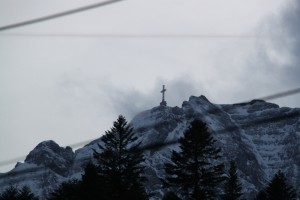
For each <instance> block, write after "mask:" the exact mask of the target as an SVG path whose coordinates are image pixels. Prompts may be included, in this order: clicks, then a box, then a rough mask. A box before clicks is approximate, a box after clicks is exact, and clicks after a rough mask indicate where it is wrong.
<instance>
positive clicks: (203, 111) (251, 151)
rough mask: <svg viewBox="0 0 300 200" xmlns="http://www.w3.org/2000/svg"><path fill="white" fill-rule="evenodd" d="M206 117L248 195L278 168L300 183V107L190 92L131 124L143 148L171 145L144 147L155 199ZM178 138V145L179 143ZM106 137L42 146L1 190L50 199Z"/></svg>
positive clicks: (0, 183) (3, 180) (4, 179)
mask: <svg viewBox="0 0 300 200" xmlns="http://www.w3.org/2000/svg"><path fill="white" fill-rule="evenodd" d="M196 118H197V119H201V120H203V121H204V122H206V123H207V126H208V128H209V130H210V131H211V132H212V134H213V137H214V138H215V139H216V140H217V142H218V145H219V147H220V148H221V149H222V154H223V157H222V161H223V162H224V163H225V164H226V165H228V163H229V162H230V161H231V160H235V161H236V163H237V167H238V170H239V176H240V179H241V182H242V184H243V186H244V193H245V194H246V195H247V196H246V198H247V199H251V198H252V197H253V196H254V195H255V194H256V193H257V191H258V190H260V189H261V188H262V187H263V186H264V184H266V183H267V181H268V180H270V178H271V177H272V176H273V175H274V174H275V173H276V172H277V171H278V170H282V171H283V172H285V173H286V175H287V177H290V178H291V181H292V184H293V185H294V187H295V188H299V186H300V153H299V152H300V120H299V119H300V109H298V108H280V107H279V106H278V105H276V104H272V103H268V102H265V101H261V100H253V101H251V102H249V103H242V104H233V105H229V104H228V105H217V104H213V103H211V102H209V100H207V98H206V97H204V96H200V97H194V96H191V97H190V99H189V101H185V102H183V104H182V107H181V108H180V107H168V106H158V107H154V108H152V109H150V110H146V111H143V112H141V113H139V114H138V115H136V117H135V118H134V119H133V120H132V121H131V122H130V125H131V126H132V127H133V128H134V131H135V134H136V135H137V136H138V140H139V142H141V145H142V146H148V145H151V144H153V143H160V144H163V143H169V144H170V143H171V145H161V146H156V148H152V149H147V150H145V151H144V155H145V158H146V160H145V162H144V163H143V165H144V166H145V167H146V168H145V169H146V176H147V178H148V182H147V183H146V186H147V187H148V189H149V191H152V192H154V194H155V195H154V196H153V197H152V199H161V194H162V191H161V189H162V187H161V182H160V181H159V178H161V177H162V176H163V174H164V169H163V167H164V163H166V162H170V156H171V152H172V151H173V150H175V151H178V144H177V143H176V141H177V140H178V139H179V138H180V137H181V136H182V135H183V132H184V131H185V130H186V129H187V127H188V126H189V124H190V122H191V121H192V120H194V119H196ZM174 141H175V143H174ZM100 142H101V138H100V139H97V140H95V141H93V142H91V143H89V144H88V145H86V146H84V147H82V148H80V149H78V150H76V151H75V153H74V152H73V151H72V149H71V148H69V147H67V148H62V147H60V146H59V145H58V144H56V143H55V142H53V141H45V142H42V143H40V144H39V145H37V147H36V148H35V149H33V150H32V151H31V152H30V153H29V155H28V156H27V157H26V160H25V162H24V163H19V164H17V165H16V167H15V168H14V169H13V170H12V171H11V172H8V173H6V174H2V175H0V192H1V190H4V189H5V188H6V186H10V185H18V186H23V185H28V186H29V187H30V188H31V189H32V190H33V191H34V192H35V193H36V194H37V195H39V196H40V197H41V198H42V199H45V197H46V196H47V194H48V193H49V192H50V191H51V190H52V189H54V188H55V187H57V186H58V185H59V184H60V183H61V182H62V181H66V180H69V179H72V178H80V177H81V174H82V171H83V167H84V166H85V165H86V164H87V162H89V161H93V156H92V154H93V149H95V150H97V151H100V150H99V148H98V145H97V144H98V143H100Z"/></svg>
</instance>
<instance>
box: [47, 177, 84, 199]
mask: <svg viewBox="0 0 300 200" xmlns="http://www.w3.org/2000/svg"><path fill="white" fill-rule="evenodd" d="M48 200H83V199H82V198H81V197H80V184H79V181H77V180H70V181H67V182H63V183H62V184H60V186H59V187H58V188H57V189H56V190H54V191H53V192H52V193H50V195H49V198H48Z"/></svg>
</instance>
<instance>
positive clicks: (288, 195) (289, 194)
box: [256, 170, 297, 200]
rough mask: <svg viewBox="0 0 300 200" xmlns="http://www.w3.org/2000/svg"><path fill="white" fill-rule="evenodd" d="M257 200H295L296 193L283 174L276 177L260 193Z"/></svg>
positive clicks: (280, 173) (278, 173) (279, 173)
mask: <svg viewBox="0 0 300 200" xmlns="http://www.w3.org/2000/svg"><path fill="white" fill-rule="evenodd" d="M256 199H257V200H295V199H297V195H296V191H295V190H294V189H293V187H292V186H290V185H289V184H288V182H287V180H286V177H285V175H284V173H283V172H281V171H280V170H279V171H278V172H277V173H276V174H275V175H274V177H273V179H272V180H271V182H270V183H269V184H268V186H267V187H266V188H265V189H264V190H263V191H261V192H260V193H259V195H258V196H257V197H256Z"/></svg>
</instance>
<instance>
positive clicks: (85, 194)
mask: <svg viewBox="0 0 300 200" xmlns="http://www.w3.org/2000/svg"><path fill="white" fill-rule="evenodd" d="M102 186H103V183H102V182H101V179H100V176H99V175H98V172H97V167H96V165H94V164H93V163H91V162H90V163H88V164H87V165H86V166H85V168H84V174H83V175H82V180H81V181H80V197H81V198H82V199H84V200H96V199H97V200H98V199H99V198H100V199H102V198H103V197H102V196H103V191H102Z"/></svg>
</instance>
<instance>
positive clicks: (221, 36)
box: [0, 33, 270, 39]
mask: <svg viewBox="0 0 300 200" xmlns="http://www.w3.org/2000/svg"><path fill="white" fill-rule="evenodd" d="M0 36H2V37H3V36H6V37H47V38H58V37H63V38H65V37H68V38H129V39H131V38H138V39H139V38H140V39H148V38H150V39H183V38H184V39H185V38H188V39H202V38H205V39H267V38H270V37H267V36H257V35H234V34H231V35H230V34H219V35H217V34H126V33H124V34H113V33H107V34H82V33H8V34H0Z"/></svg>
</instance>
